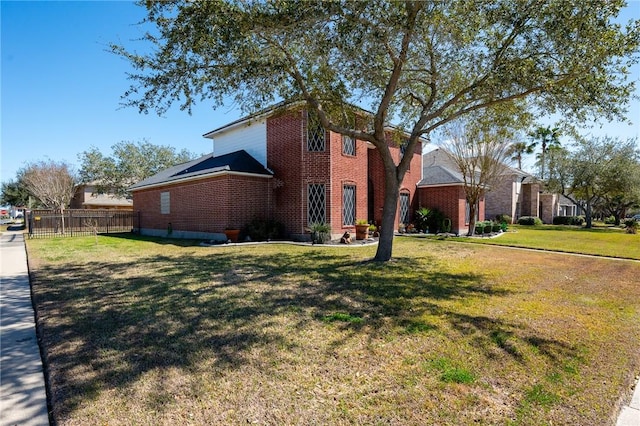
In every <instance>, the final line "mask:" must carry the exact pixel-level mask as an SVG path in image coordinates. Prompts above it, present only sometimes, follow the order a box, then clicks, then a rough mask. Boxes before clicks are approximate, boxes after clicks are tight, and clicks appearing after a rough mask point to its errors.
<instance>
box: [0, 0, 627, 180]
mask: <svg viewBox="0 0 640 426" xmlns="http://www.w3.org/2000/svg"><path fill="white" fill-rule="evenodd" d="M0 14H1V20H2V23H1V24H2V25H1V28H2V29H1V31H2V33H1V40H2V56H1V61H2V62H1V66H2V80H1V86H0V90H1V110H0V117H1V123H0V125H1V151H0V154H1V163H0V167H1V177H0V180H1V181H3V182H5V181H8V180H10V179H13V178H14V177H15V176H16V172H17V170H18V169H20V168H21V167H22V166H24V165H25V163H27V162H31V161H39V160H45V159H52V160H56V161H58V160H64V161H67V162H69V163H71V164H74V165H76V166H77V165H78V154H79V153H81V152H83V151H86V150H88V149H89V148H90V147H91V146H95V147H97V148H98V149H100V151H101V152H103V153H104V154H106V155H110V154H111V151H110V147H111V146H112V145H114V144H115V143H117V142H120V141H123V140H128V141H140V140H142V139H147V140H148V141H149V142H151V143H153V144H157V145H170V146H174V147H175V148H176V149H177V150H181V149H183V148H185V149H188V150H189V151H192V152H194V153H196V154H202V153H207V152H211V149H212V147H211V142H210V141H209V140H208V139H204V138H203V137H202V134H204V133H206V132H208V131H210V130H212V129H214V128H217V127H219V126H221V125H223V124H225V123H228V122H230V121H233V120H235V119H237V118H239V117H240V112H239V111H238V110H237V109H236V108H234V106H233V105H231V104H230V105H229V106H228V107H225V108H219V109H217V110H213V109H212V108H211V107H210V106H209V105H207V104H199V105H197V106H196V108H194V110H193V115H191V116H190V115H188V114H187V113H186V112H183V111H180V110H179V108H177V106H176V107H174V108H173V109H172V110H171V111H169V112H168V113H167V114H166V116H164V117H158V116H157V115H155V114H154V113H149V114H148V115H143V114H139V113H138V111H137V110H136V109H134V108H124V109H123V108H121V107H120V105H119V102H120V96H121V94H122V93H123V92H124V91H125V90H126V89H127V88H128V86H129V82H128V81H127V79H126V75H125V73H126V72H127V71H130V67H129V65H128V63H127V62H126V61H125V60H123V59H122V58H120V57H117V56H115V55H113V54H111V53H109V52H108V51H107V45H108V43H110V42H118V43H123V44H125V45H126V46H128V47H134V46H138V47H139V48H141V47H142V46H141V45H140V44H139V43H137V44H136V43H135V42H134V41H132V40H134V39H136V38H137V37H139V36H140V35H141V31H142V30H141V28H140V27H139V26H136V25H135V24H136V23H137V22H139V21H141V20H142V18H143V17H144V8H142V7H139V6H136V5H135V4H133V3H130V2H123V1H122V2H121V1H111V2H100V1H95V2H94V1H82V2H58V1H47V2H26V1H17V2H13V1H2V2H1V3H0ZM632 17H633V18H635V19H640V1H632V2H630V3H629V7H628V8H627V9H626V10H625V11H624V14H623V15H622V16H621V18H622V20H623V21H626V20H628V19H630V18H632ZM633 72H634V77H635V80H640V66H636V67H635V68H634V70H633ZM638 85H640V83H639V84H638ZM638 93H639V94H640V89H639V92H638ZM629 119H630V120H632V121H633V122H634V124H633V125H632V126H629V125H627V124H623V123H613V124H605V125H604V126H603V128H602V129H597V128H596V129H594V130H593V131H592V133H594V134H598V135H602V134H608V135H611V136H617V137H621V138H627V137H640V105H639V101H634V104H633V105H632V108H631V110H630V113H629Z"/></svg>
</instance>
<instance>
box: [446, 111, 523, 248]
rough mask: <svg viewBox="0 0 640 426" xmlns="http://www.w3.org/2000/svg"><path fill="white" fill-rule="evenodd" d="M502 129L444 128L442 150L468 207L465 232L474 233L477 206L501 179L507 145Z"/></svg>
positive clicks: (468, 125) (468, 126)
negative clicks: (452, 166)
mask: <svg viewBox="0 0 640 426" xmlns="http://www.w3.org/2000/svg"><path fill="white" fill-rule="evenodd" d="M506 135H507V133H505V132H504V129H497V128H486V127H485V128H482V127H481V126H478V125H476V126H473V125H470V124H467V125H464V124H460V123H456V124H455V125H452V126H450V127H449V128H448V131H447V132H446V136H447V140H446V141H445V142H444V143H443V144H442V147H443V148H444V149H445V151H446V152H447V153H448V154H449V156H450V157H451V159H452V160H453V161H454V162H455V164H456V166H457V167H458V169H459V171H460V173H461V174H462V177H463V179H464V191H465V196H466V199H467V203H468V204H469V232H468V234H467V235H469V236H472V235H473V234H474V232H475V223H476V214H477V211H476V209H477V206H478V203H479V202H480V200H482V198H483V197H484V194H485V192H486V191H487V190H488V189H489V188H490V187H491V186H492V185H495V184H497V183H498V182H499V180H500V178H501V177H502V176H504V174H505V172H506V170H507V167H506V166H505V163H506V162H507V160H508V158H509V147H510V143H509V142H508V140H507V139H506Z"/></svg>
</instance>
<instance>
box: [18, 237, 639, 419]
mask: <svg viewBox="0 0 640 426" xmlns="http://www.w3.org/2000/svg"><path fill="white" fill-rule="evenodd" d="M27 246H28V252H29V265H30V268H31V273H32V278H33V293H34V300H35V305H36V309H37V315H38V327H39V330H40V332H41V336H42V343H43V345H44V347H45V352H46V359H47V372H48V374H49V380H50V386H51V395H52V407H53V416H54V419H55V421H56V423H57V424H59V425H75V424H109V425H125V424H126V425H129V424H166V425H174V424H194V425H200V424H231V425H235V424H263V425H265V424H266V425H293V424H305V425H307V424H331V425H360V424H362V425H370V424H398V425H400V424H401V425H424V424H438V425H466V424H484V425H497V424H500V425H540V424H585V425H586V424H589V425H591V424H594V425H595V424H597V425H605V424H611V421H612V419H613V418H614V417H615V415H616V413H617V410H618V408H619V404H620V403H621V401H622V400H621V397H622V396H624V395H625V394H626V392H628V391H629V390H630V386H631V384H632V383H633V379H634V375H635V374H638V373H639V372H640V352H639V351H638V346H637V345H638V341H640V286H638V277H639V276H640V263H637V262H630V261H620V260H610V259H592V258H584V257H569V256H566V255H557V254H553V253H545V252H527V251H514V250H505V249H504V248H501V247H494V246H484V245H469V244H459V243H456V242H451V241H438V240H427V239H412V238H398V239H396V241H395V247H394V259H393V260H392V261H390V262H388V263H385V264H378V263H371V262H369V261H368V259H371V258H372V256H373V255H374V253H375V247H311V246H308V247H303V246H292V245H283V244H270V245H245V246H242V245H241V246H236V247H199V246H197V245H195V244H192V242H188V241H164V240H154V239H144V238H136V237H133V236H123V237H117V236H100V237H98V239H97V241H96V239H95V238H92V237H87V238H73V239H71V238H67V239H50V240H28V242H27Z"/></svg>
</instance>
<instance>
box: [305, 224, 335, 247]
mask: <svg viewBox="0 0 640 426" xmlns="http://www.w3.org/2000/svg"><path fill="white" fill-rule="evenodd" d="M309 230H310V231H311V242H312V243H313V244H324V243H326V242H328V241H329V240H330V239H331V226H330V225H329V224H328V223H312V224H311V225H309Z"/></svg>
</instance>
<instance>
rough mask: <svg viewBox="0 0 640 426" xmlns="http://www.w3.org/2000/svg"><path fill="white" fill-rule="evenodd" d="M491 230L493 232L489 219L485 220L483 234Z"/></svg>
mask: <svg viewBox="0 0 640 426" xmlns="http://www.w3.org/2000/svg"><path fill="white" fill-rule="evenodd" d="M491 232H493V223H492V222H490V221H485V222H484V233H485V234H490V233H491Z"/></svg>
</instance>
